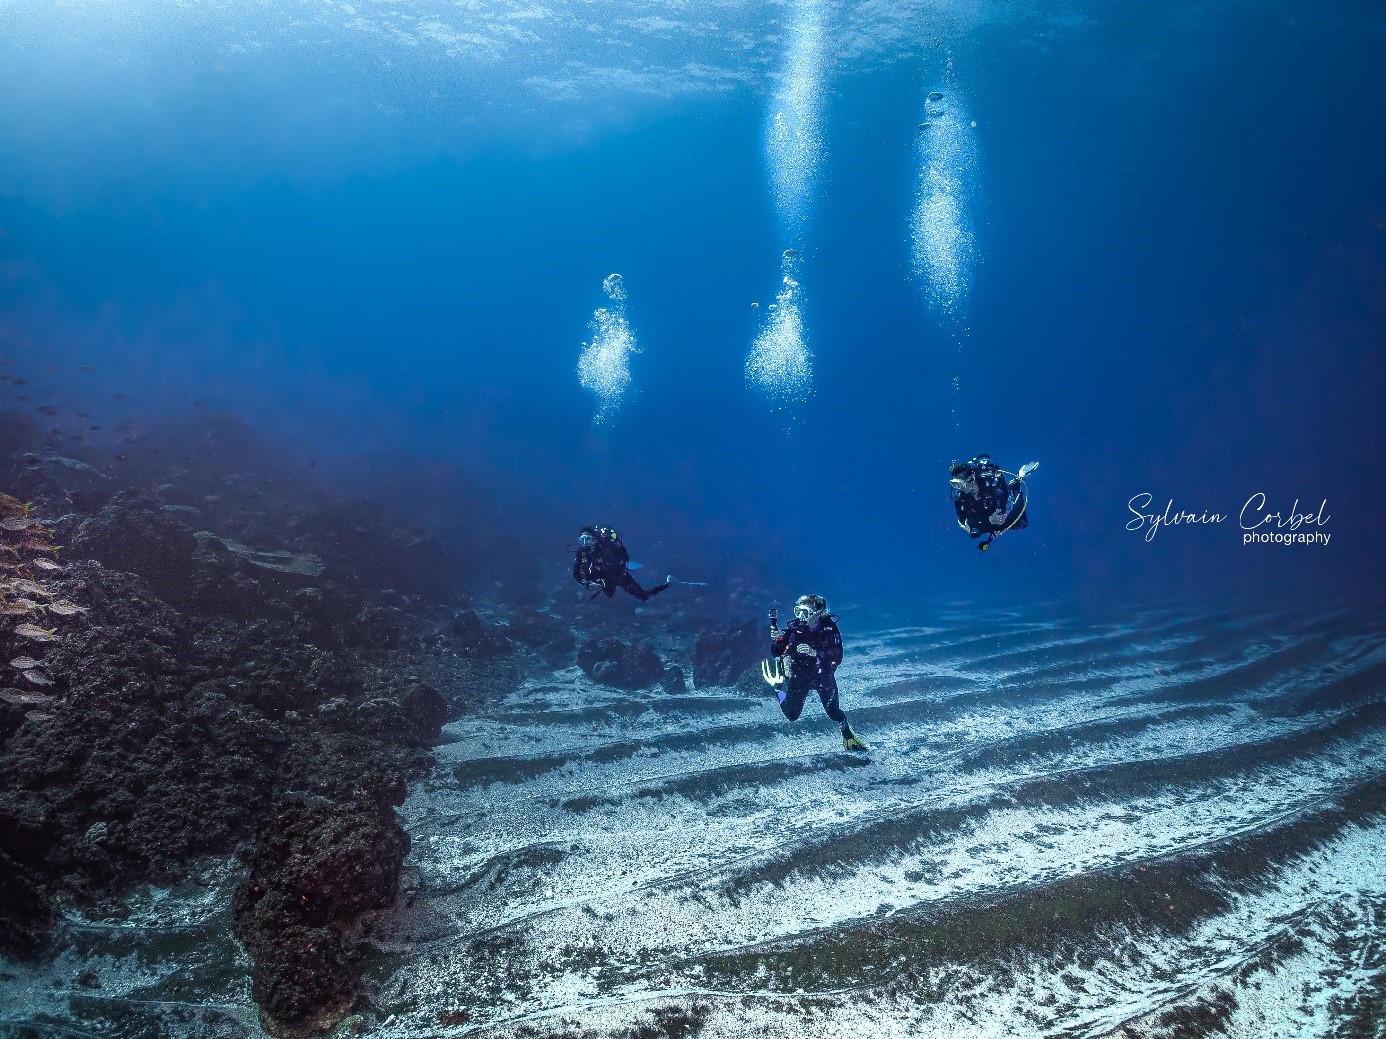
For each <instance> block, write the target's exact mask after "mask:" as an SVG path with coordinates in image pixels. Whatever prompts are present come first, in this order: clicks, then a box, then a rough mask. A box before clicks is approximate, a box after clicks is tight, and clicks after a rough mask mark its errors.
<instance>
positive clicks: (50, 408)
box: [34, 404, 58, 418]
mask: <svg viewBox="0 0 1386 1039" xmlns="http://www.w3.org/2000/svg"><path fill="white" fill-rule="evenodd" d="M34 410H35V411H39V412H42V413H43V414H45V415H47V416H49V417H50V418H51V417H52V416H54V415H56V414H57V413H58V409H57V408H56V407H55V406H54V405H52V404H40V405H39V406H38V407H37V408H35V409H34Z"/></svg>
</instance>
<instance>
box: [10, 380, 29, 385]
mask: <svg viewBox="0 0 1386 1039" xmlns="http://www.w3.org/2000/svg"><path fill="white" fill-rule="evenodd" d="M10 382H12V383H14V384H15V385H16V386H28V385H29V380H28V379H11V380H10Z"/></svg>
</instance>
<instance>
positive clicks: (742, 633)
mask: <svg viewBox="0 0 1386 1039" xmlns="http://www.w3.org/2000/svg"><path fill="white" fill-rule="evenodd" d="M769 652H770V637H769V636H768V635H767V634H766V631H765V628H764V627H762V626H761V624H760V622H759V621H753V620H748V621H743V622H742V623H740V624H733V625H731V626H729V627H727V628H722V629H710V630H706V631H703V632H701V633H700V634H699V635H698V641H697V642H696V643H695V644H694V646H693V684H694V686H696V687H698V688H699V689H701V688H704V687H706V686H735V685H737V684H738V683H739V682H740V680H741V678H742V676H743V675H745V674H746V672H747V671H751V670H754V669H756V668H758V667H759V666H760V661H761V659H762V658H763V657H765V656H766V655H767V654H768V653H769ZM757 681H758V679H757Z"/></svg>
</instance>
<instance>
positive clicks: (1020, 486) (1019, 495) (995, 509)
mask: <svg viewBox="0 0 1386 1039" xmlns="http://www.w3.org/2000/svg"><path fill="white" fill-rule="evenodd" d="M1038 468H1039V463H1038V462H1027V463H1026V464H1025V465H1022V466H1021V467H1020V473H1019V474H1018V475H1016V477H1015V479H1013V480H1007V479H1006V477H1007V476H1009V475H1010V474H1009V473H1007V472H1006V471H1005V470H1003V469H1001V468H1000V467H999V466H997V465H996V464H995V463H994V462H993V461H992V460H991V456H990V455H978V456H977V457H976V458H972V459H969V460H968V461H966V462H954V463H953V464H952V465H951V466H950V467H949V472H948V476H949V486H950V488H951V490H950V492H949V495H950V497H951V498H952V499H953V511H954V512H956V513H957V516H958V526H960V527H962V528H963V530H965V531H967V533H968V536H969V537H971V538H973V539H976V538H982V539H983V541H982V543H981V544H980V545H978V546H977V547H978V548H980V549H981V550H982V551H983V552H985V551H986V550H987V548H988V547H990V545H991V543H992V542H993V541H995V540H996V538H997V537H998V536H1000V535H1001V534H1004V533H1006V532H1007V531H1011V530H1024V529H1025V528H1026V527H1028V526H1029V525H1030V517H1029V515H1028V513H1029V492H1028V490H1027V489H1026V486H1025V477H1027V476H1029V475H1030V474H1031V473H1033V472H1034V471H1035V470H1036V469H1038Z"/></svg>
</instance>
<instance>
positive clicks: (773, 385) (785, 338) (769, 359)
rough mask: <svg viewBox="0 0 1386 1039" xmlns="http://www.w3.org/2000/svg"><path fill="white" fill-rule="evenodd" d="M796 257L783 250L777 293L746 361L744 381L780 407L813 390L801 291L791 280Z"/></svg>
mask: <svg viewBox="0 0 1386 1039" xmlns="http://www.w3.org/2000/svg"><path fill="white" fill-rule="evenodd" d="M798 258H799V254H798V253H797V252H795V251H794V250H793V249H786V250H785V252H784V257H783V262H782V266H781V270H782V279H781V285H780V291H779V292H778V293H777V294H776V296H775V302H774V303H772V304H771V305H770V306H769V307H767V308H766V315H765V327H764V328H762V329H761V331H760V334H759V335H758V336H756V341H755V343H754V344H753V345H752V346H751V352H750V355H749V356H748V357H747V358H746V380H747V381H748V382H750V383H751V384H752V385H754V386H756V387H758V388H760V389H761V390H764V391H765V392H766V393H767V394H769V395H770V397H771V398H772V399H773V400H775V401H776V402H777V403H780V404H793V403H797V402H799V401H802V400H804V399H805V398H807V397H808V395H809V394H810V392H812V389H813V357H812V355H811V354H810V353H809V349H808V344H807V343H805V341H804V318H803V313H802V311H801V310H800V301H801V299H802V292H801V289H800V287H799V282H798V281H797V280H796V278H795V274H796V273H797V267H798Z"/></svg>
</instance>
